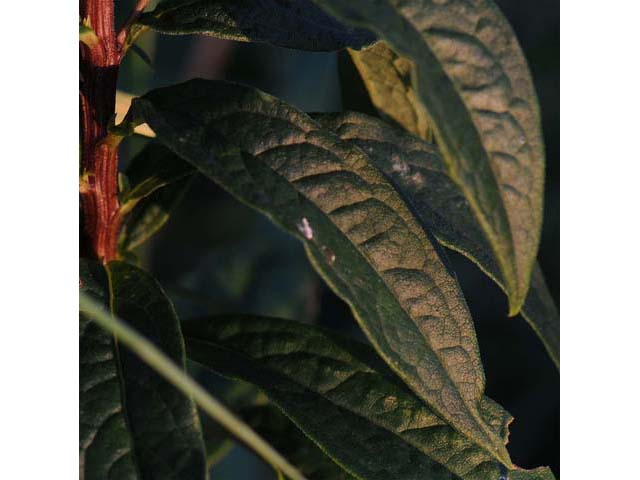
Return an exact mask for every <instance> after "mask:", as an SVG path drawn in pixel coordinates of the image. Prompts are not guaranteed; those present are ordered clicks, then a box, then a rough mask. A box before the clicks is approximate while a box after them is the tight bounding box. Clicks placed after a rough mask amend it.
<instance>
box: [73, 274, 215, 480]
mask: <svg viewBox="0 0 640 480" xmlns="http://www.w3.org/2000/svg"><path fill="white" fill-rule="evenodd" d="M93 272H99V273H97V274H96V273H93ZM80 273H81V281H82V283H83V285H84V287H83V288H85V289H87V288H88V289H90V291H96V287H94V286H93V285H95V284H96V281H95V279H96V278H97V277H98V275H99V276H101V277H104V276H105V272H104V270H103V269H102V267H99V266H97V265H92V264H89V263H86V262H81V270H80ZM106 274H107V276H108V281H109V285H108V291H109V298H108V303H109V304H110V306H111V311H112V312H113V313H114V314H115V315H118V316H121V317H123V318H126V319H127V322H128V323H130V324H131V326H133V327H134V328H136V329H137V330H138V331H140V332H142V333H144V334H145V335H146V336H147V337H148V338H149V339H150V340H151V341H152V342H154V343H155V344H156V345H157V346H158V347H160V348H161V349H162V350H163V351H164V352H165V353H166V354H167V355H169V356H170V357H171V358H172V359H173V360H174V361H176V362H177V363H178V364H181V365H183V366H184V364H185V355H184V343H183V340H182V334H181V331H180V325H179V323H178V320H177V317H176V316H175V313H174V312H173V307H172V306H171V304H170V303H169V301H168V300H167V299H166V297H165V296H164V293H163V292H162V290H161V289H160V287H159V286H158V284H157V283H156V282H155V280H153V279H152V278H151V277H150V276H149V275H148V274H147V273H145V272H143V271H141V270H139V269H137V268H136V267H133V266H131V265H128V264H126V263H123V262H111V263H110V264H109V265H108V266H107V272H106ZM102 288H103V290H102V291H103V292H104V291H106V290H105V289H106V285H105V286H103V287H102ZM102 298H103V300H104V301H105V303H106V301H107V298H106V296H105V295H104V294H103V295H102ZM98 331H99V328H98V327H97V326H96V325H95V324H93V323H91V322H88V321H87V320H86V318H85V319H83V316H82V315H81V345H80V348H81V351H83V352H86V354H85V358H86V359H87V360H85V361H84V363H83V361H82V360H83V356H82V355H81V385H87V387H84V388H82V389H81V392H82V393H81V400H80V402H81V406H82V405H85V409H84V410H83V408H82V407H81V412H80V415H81V443H80V444H81V459H82V458H83V454H84V462H83V461H81V477H83V478H87V479H89V478H141V479H157V478H167V479H170V478H173V479H182V478H193V479H198V478H200V479H204V478H205V475H206V470H205V459H204V447H203V441H202V433H201V429H200V423H199V421H198V417H197V412H196V407H195V405H194V403H193V401H192V400H191V399H189V398H187V397H185V396H184V395H183V394H182V393H180V392H179V391H178V390H176V389H175V388H174V387H173V386H172V385H170V384H169V383H168V382H167V381H166V380H164V379H163V378H162V377H161V376H159V375H158V374H156V373H155V371H154V370H153V369H152V368H150V367H149V366H147V365H146V364H145V363H144V362H143V361H142V360H140V358H138V357H137V356H135V355H134V354H133V353H131V352H130V351H129V350H127V349H124V348H121V347H120V346H119V345H118V344H117V342H114V341H113V339H112V338H111V337H110V336H109V335H108V334H102V336H101V337H100V340H99V343H98V340H97V339H98V336H97V335H98ZM89 355H94V357H93V365H92V362H91V360H92V359H91V358H90V357H89ZM103 361H104V365H103V363H102V362H103ZM83 365H84V366H83ZM91 366H92V368H90V367H91ZM100 368H103V369H107V368H108V371H101V370H99V369H100ZM82 369H84V374H83V372H82ZM83 378H85V379H86V380H85V381H84V382H83ZM107 380H108V381H109V383H107ZM90 385H101V389H105V388H106V385H111V387H110V390H109V391H105V392H104V393H102V390H100V391H99V390H97V389H95V388H94V389H91V388H89V387H90ZM115 385H117V386H118V396H117V397H116V389H115ZM88 392H89V393H88ZM107 408H108V410H107ZM84 418H86V419H87V420H86V424H87V425H91V426H92V428H93V429H94V433H93V437H92V436H91V432H92V430H91V429H87V430H86V431H85V432H84V435H83V427H82V425H83V423H84V421H83V419H84ZM98 418H102V420H101V423H99V421H96V419H98ZM104 418H107V419H109V420H108V421H105V420H104ZM105 425H106V426H107V427H108V428H109V429H110V430H109V431H107V430H105ZM113 425H117V426H118V431H117V432H116V433H117V435H116V433H114V432H112V430H115V427H114V426H113ZM100 426H102V428H99V427H100ZM105 434H108V435H109V437H107V438H106V439H104V440H101V443H96V442H97V440H96V439H103V438H104V437H105ZM83 436H84V437H85V438H86V439H85V440H84V442H83ZM110 437H112V438H113V441H112V440H110ZM92 438H93V439H92ZM125 439H127V441H126V442H125ZM83 444H84V445H85V446H84V451H83ZM94 445H98V446H100V447H101V448H100V449H95V451H94Z"/></svg>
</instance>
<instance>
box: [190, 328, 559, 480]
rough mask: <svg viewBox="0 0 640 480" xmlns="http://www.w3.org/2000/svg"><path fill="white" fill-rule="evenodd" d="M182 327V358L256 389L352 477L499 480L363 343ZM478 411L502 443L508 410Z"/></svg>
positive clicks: (316, 332)
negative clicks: (184, 349)
mask: <svg viewBox="0 0 640 480" xmlns="http://www.w3.org/2000/svg"><path fill="white" fill-rule="evenodd" d="M184 330H185V337H186V342H187V349H188V355H189V358H190V359H192V360H194V361H196V362H198V363H201V364H203V365H204V366H207V367H209V368H211V369H213V370H214V371H216V372H218V373H220V374H221V375H225V376H231V377H234V378H240V379H242V380H245V381H249V382H252V383H254V384H256V386H258V387H259V388H260V389H262V390H263V391H264V392H265V393H266V394H267V396H269V398H270V399H271V400H272V401H273V402H274V403H275V404H276V405H277V406H278V407H279V408H280V409H282V411H283V412H284V413H285V415H287V416H288V417H289V418H290V419H291V420H292V421H293V423H294V424H296V425H297V426H298V428H300V429H301V430H302V431H303V432H304V433H305V434H306V435H307V436H308V437H309V438H310V439H311V440H313V441H314V442H315V443H316V444H317V445H318V446H319V447H320V449H321V450H322V451H324V452H325V454H326V455H328V456H329V457H331V458H332V459H333V461H335V462H336V463H338V464H339V465H342V467H343V468H344V469H345V470H347V471H348V472H350V473H351V474H352V475H354V476H355V477H356V478H363V479H368V480H369V479H371V480H373V479H386V478H401V479H418V478H430V479H433V480H440V479H445V478H446V479H460V478H462V479H463V480H481V479H482V480H484V479H486V478H498V477H499V476H500V472H501V466H500V464H499V463H498V462H497V461H496V460H495V459H494V458H493V456H492V455H491V454H490V453H489V452H487V451H484V450H482V449H481V448H479V447H478V446H477V445H474V444H473V442H470V441H469V440H468V439H466V438H465V437H464V436H462V435H460V434H459V433H458V432H456V431H455V429H453V428H451V427H450V426H448V425H447V424H446V422H444V421H443V420H441V419H440V418H439V417H437V416H436V415H435V414H434V412H433V411H431V410H430V409H429V408H428V407H426V406H425V405H424V403H423V402H422V401H421V400H420V399H419V398H418V397H417V396H416V395H415V394H414V393H413V392H411V390H409V389H408V388H407V387H406V386H405V385H403V384H402V383H400V382H399V381H398V379H397V377H395V375H394V374H393V373H392V372H391V371H390V370H389V369H388V367H386V366H385V365H384V364H383V363H382V362H381V361H380V359H379V357H377V356H376V354H375V352H374V351H373V350H372V349H371V348H370V347H368V346H366V345H363V344H360V343H358V342H354V341H351V340H348V339H344V338H341V337H338V336H337V335H335V334H331V333H329V332H328V331H325V330H323V329H320V328H317V327H312V326H309V325H304V324H300V323H297V322H293V321H289V320H282V319H275V318H268V317H252V316H225V317H213V318H201V319H196V320H191V321H188V322H185V324H184ZM483 412H484V414H485V415H486V416H487V419H488V421H489V422H490V423H491V424H492V428H494V429H495V430H496V432H500V433H499V434H500V435H501V437H502V438H503V440H504V441H505V442H506V439H507V435H508V432H507V428H508V424H509V422H510V421H511V417H510V416H509V415H508V413H506V412H504V410H502V409H501V408H500V407H499V406H497V404H495V403H494V402H492V401H491V400H489V399H484V400H483ZM416 451H418V452H420V454H421V455H418V456H416V455H415V453H416ZM436 466H437V467H436ZM513 472H519V473H520V474H523V476H522V478H535V477H533V476H531V477H529V475H532V473H533V472H530V471H523V470H520V469H517V468H514V469H513ZM545 476H546V478H553V476H552V475H551V476H550V477H549V476H548V473H547V475H545Z"/></svg>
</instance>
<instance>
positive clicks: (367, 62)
mask: <svg viewBox="0 0 640 480" xmlns="http://www.w3.org/2000/svg"><path fill="white" fill-rule="evenodd" d="M349 54H350V55H351V59H352V60H353V63H354V64H355V66H356V68H357V69H358V72H360V76H361V77H362V80H363V82H364V84H365V86H366V87H367V90H368V91H369V96H370V97H371V101H372V102H373V105H374V106H375V107H376V108H377V109H378V112H380V114H381V115H382V116H383V117H384V118H385V119H388V120H392V121H393V122H395V123H397V124H398V125H400V126H402V127H404V128H405V129H407V130H408V131H409V132H411V133H413V134H414V135H416V136H418V137H420V138H422V139H425V140H432V137H433V133H432V131H431V129H430V127H429V116H428V114H427V110H426V108H425V107H424V105H423V104H422V102H421V101H420V98H419V97H418V94H417V93H416V91H415V89H414V88H413V84H412V83H411V72H412V70H413V64H412V62H411V61H410V60H408V59H406V58H403V57H400V56H399V55H398V54H396V53H395V52H394V51H393V50H392V49H391V48H389V46H388V45H387V44H386V43H385V42H383V41H380V42H377V43H375V44H374V45H372V46H371V47H369V48H363V49H362V50H349Z"/></svg>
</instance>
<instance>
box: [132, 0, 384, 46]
mask: <svg viewBox="0 0 640 480" xmlns="http://www.w3.org/2000/svg"><path fill="white" fill-rule="evenodd" d="M138 23H139V24H141V25H145V26H148V27H151V28H152V29H154V30H155V31H157V32H160V33H166V34H171V35H185V34H194V33H201V34H206V35H212V36H214V37H218V38H226V39H229V40H238V41H241V42H265V43H271V44H273V45H277V46H280V47H287V48H296V49H299V50H312V51H333V50H340V49H343V48H346V47H353V48H360V47H362V46H363V45H368V44H370V43H372V42H373V41H374V37H373V35H372V34H371V33H370V32H368V31H366V30H363V29H359V28H351V27H347V26H345V25H343V24H341V23H340V22H338V21H337V20H336V19H334V18H333V17H331V16H330V15H327V14H326V13H324V12H323V11H322V9H320V8H318V7H317V6H316V5H314V4H313V3H312V2H310V1H309V0H166V1H164V2H162V3H160V4H159V5H158V7H157V8H156V9H155V10H154V11H153V12H149V13H146V14H144V15H142V17H141V18H140V19H139V20H138Z"/></svg>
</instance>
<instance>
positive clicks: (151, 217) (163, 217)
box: [118, 176, 194, 253]
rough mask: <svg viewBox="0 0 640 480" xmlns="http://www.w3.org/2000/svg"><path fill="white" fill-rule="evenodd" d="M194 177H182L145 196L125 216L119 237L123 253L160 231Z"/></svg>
mask: <svg viewBox="0 0 640 480" xmlns="http://www.w3.org/2000/svg"><path fill="white" fill-rule="evenodd" d="M193 179H194V177H193V176H189V177H185V178H182V179H180V180H178V181H176V182H175V183H173V184H171V185H167V186H166V187H163V188H161V189H159V190H156V191H154V192H153V193H151V194H150V195H149V196H148V197H146V198H144V199H143V200H142V201H141V202H140V204H139V205H137V206H136V208H134V209H133V211H132V212H131V213H130V214H129V215H127V217H126V218H125V221H124V225H123V228H122V230H121V231H120V238H119V239H118V245H119V246H118V248H119V250H120V251H121V252H123V253H124V252H127V251H131V250H133V249H134V248H137V247H139V246H140V245H142V244H143V243H145V242H146V241H147V240H149V239H150V238H151V237H152V236H153V235H155V234H156V233H158V231H160V229H161V228H162V227H163V226H164V225H165V224H166V223H167V221H169V217H170V216H171V213H172V212H173V210H174V209H175V208H176V207H177V206H178V204H179V203H180V202H181V201H182V198H183V197H184V195H185V193H186V192H187V190H189V187H190V186H191V183H192V182H193Z"/></svg>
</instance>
